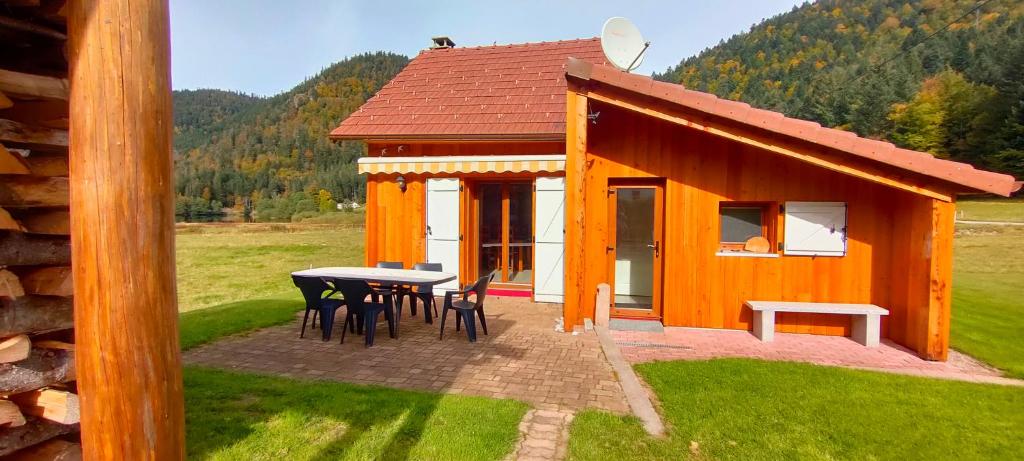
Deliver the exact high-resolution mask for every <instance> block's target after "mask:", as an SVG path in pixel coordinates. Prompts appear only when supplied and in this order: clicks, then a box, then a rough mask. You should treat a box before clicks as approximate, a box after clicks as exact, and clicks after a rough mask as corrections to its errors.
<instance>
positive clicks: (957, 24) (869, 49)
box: [174, 0, 1024, 220]
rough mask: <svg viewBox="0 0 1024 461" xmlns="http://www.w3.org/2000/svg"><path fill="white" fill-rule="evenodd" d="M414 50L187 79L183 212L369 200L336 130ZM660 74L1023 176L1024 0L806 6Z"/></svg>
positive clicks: (180, 124)
mask: <svg viewBox="0 0 1024 461" xmlns="http://www.w3.org/2000/svg"><path fill="white" fill-rule="evenodd" d="M657 46H660V47H671V46H672V44H671V43H659V44H657ZM407 62H408V58H406V57H404V56H399V55H396V54H391V53H383V52H380V53H373V54H365V55H360V56H355V57H353V58H350V59H347V60H345V61H342V62H339V63H337V64H334V65H332V66H331V67H329V68H327V69H325V70H324V71H323V72H321V73H320V74H318V75H317V76H315V77H313V78H311V79H309V80H307V81H305V82H303V83H302V84H300V85H299V86H297V87H295V88H294V89H292V90H291V91H288V92H286V93H282V94H280V95H277V96H273V97H269V98H262V97H254V96H248V95H244V94H241V93H235V92H229V91H220V90H196V91H176V92H175V93H174V101H175V150H176V162H175V168H176V172H177V189H178V193H179V200H178V211H179V214H185V215H196V214H202V213H206V212H210V211H211V209H213V210H217V209H219V208H220V207H221V206H227V207H235V208H237V209H242V208H244V207H246V206H247V204H251V205H252V206H253V208H254V209H255V212H256V217H257V219H260V220H282V219H285V220H286V219H290V218H291V217H293V216H294V215H296V214H302V213H307V214H310V213H316V212H317V211H318V210H327V209H330V208H332V207H333V204H334V203H335V201H341V200H346V201H348V200H356V201H362V200H363V196H364V193H365V185H364V184H365V182H364V181H363V179H362V178H360V177H359V176H358V175H357V174H356V167H355V164H354V162H355V158H356V157H358V156H359V155H360V154H361V151H362V147H361V146H360V144H359V143H354V142H345V143H340V144H335V143H332V142H331V141H329V140H328V139H327V134H328V132H329V131H330V130H331V129H332V128H334V127H335V126H337V124H338V123H340V122H341V121H342V120H344V119H345V117H347V116H348V114H349V113H351V112H352V111H354V110H355V109H357V108H358V107H359V106H360V105H361V104H362V103H363V102H364V101H365V100H366V99H367V98H369V97H370V96H372V95H373V94H374V93H375V92H376V91H377V90H378V89H379V88H380V87H381V86H382V85H384V84H385V83H386V82H387V81H388V80H390V79H391V78H392V77H393V76H394V75H395V74H396V73H398V71H399V70H401V69H402V67H404V66H405V64H406V63H407ZM655 78H658V79H661V80H665V81H671V82H677V83H682V84H684V85H686V86H687V87H688V88H692V89H697V90H702V91H708V92H711V93H715V94H717V95H718V96H720V97H725V98H729V99H735V100H742V101H745V102H748V103H750V104H751V105H753V106H756V107H761V108H767V109H773V110H778V111H781V112H784V113H786V114H787V115H790V116H794V117H799V118H804V119H809V120H815V121H817V122H819V123H821V124H822V125H825V126H831V127H838V128H841V129H845V130H851V131H855V132H857V133H858V134H860V135H863V136H869V137H873V138H879V139H888V140H890V141H893V142H895V143H896V144H898V145H901V146H904V147H907V148H911V149H917V150H923V151H928V152H932V153H934V154H935V155H938V156H942V157H947V158H953V159H956V160H960V161H965V162H968V163H971V164H973V165H976V166H978V167H981V168H986V169H992V170H997V171H1004V172H1008V173H1011V174H1013V175H1015V176H1016V177H1018V178H1022V177H1024V1H1021V0H987V1H981V2H978V1H975V0H824V1H820V2H816V3H813V4H805V5H803V6H800V7H798V8H794V9H793V10H792V11H790V12H788V13H785V14H781V15H778V16H776V17H773V18H770V19H768V20H766V21H763V22H762V23H760V24H757V25H754V26H752V27H751V29H750V30H749V31H748V32H745V33H741V34H737V35H735V36H733V37H732V38H730V39H728V40H726V41H723V42H722V43H720V44H718V45H717V46H715V47H713V48H709V49H707V50H705V51H704V52H702V53H700V54H698V55H697V56H694V57H691V58H688V59H686V60H684V61H682V62H681V63H680V64H679V65H678V66H676V67H674V68H671V69H668V70H667V71H666V72H665V73H663V74H656V75H655Z"/></svg>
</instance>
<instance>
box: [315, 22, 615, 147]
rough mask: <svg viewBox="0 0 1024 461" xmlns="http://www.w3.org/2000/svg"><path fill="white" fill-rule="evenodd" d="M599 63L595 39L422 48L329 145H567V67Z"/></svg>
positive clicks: (337, 131)
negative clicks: (413, 141) (484, 141)
mask: <svg viewBox="0 0 1024 461" xmlns="http://www.w3.org/2000/svg"><path fill="white" fill-rule="evenodd" d="M570 57H574V58H578V59H581V60H584V61H587V62H593V63H597V64H604V62H605V59H604V53H603V52H602V51H601V41H600V40H599V39H597V38H590V39H582V40H568V41H560V42H541V43H527V44H522V45H500V46H481V47H472V48H446V49H435V50H424V51H422V52H421V53H420V54H419V55H418V56H416V58H414V59H413V60H412V61H410V62H409V64H408V65H407V66H406V67H405V69H403V70H402V71H401V72H399V73H398V75H396V76H395V78H394V79H392V80H391V81H390V82H388V84H387V85H384V87H383V88H381V90H380V91H379V92H377V94H376V95H375V96H374V97H372V98H370V99H369V100H368V101H366V104H363V106H362V107H360V108H359V110H357V111H356V112H354V113H352V114H351V115H349V117H348V118H347V119H345V121H343V122H342V123H341V126H339V127H337V128H335V129H334V131H331V135H330V136H331V138H333V139H410V138H414V139H458V140H474V139H545V140H563V139H565V91H566V84H565V66H566V59H567V58H570Z"/></svg>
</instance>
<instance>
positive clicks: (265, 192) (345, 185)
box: [174, 53, 408, 220]
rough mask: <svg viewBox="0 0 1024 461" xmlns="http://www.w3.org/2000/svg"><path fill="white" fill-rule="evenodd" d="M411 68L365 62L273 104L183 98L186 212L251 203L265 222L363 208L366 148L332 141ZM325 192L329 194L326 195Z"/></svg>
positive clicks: (178, 116) (178, 126)
mask: <svg viewBox="0 0 1024 461" xmlns="http://www.w3.org/2000/svg"><path fill="white" fill-rule="evenodd" d="M407 62H408V58H406V57H405V56H400V55H396V54H392V53H372V54H364V55H359V56H355V57H352V58H350V59H346V60H344V61H341V62H339V63H337V64H334V65H332V66H330V67H328V68H327V69H324V70H323V71H322V72H320V73H319V74H318V75H316V76H315V77H313V78H310V79H308V80H306V81H305V82H302V83H301V84H300V85H298V86H296V87H295V88H294V89H292V90H290V91H288V92H285V93H282V94H279V95H277V96H273V97H269V98H261V97H253V96H246V95H243V94H240V93H233V92H227V91H219V90H196V91H175V92H174V106H175V107H174V118H175V120H174V122H175V123H174V125H175V126H174V129H175V138H174V141H175V172H176V181H177V184H176V187H177V191H178V194H179V198H178V213H179V214H182V215H196V214H203V213H206V212H210V211H211V209H212V210H217V209H219V208H220V207H221V206H226V207H237V208H239V209H241V208H243V207H245V206H246V204H247V203H249V204H251V205H252V206H253V207H254V208H255V209H256V210H257V212H258V213H262V215H263V216H262V218H264V219H266V220H276V219H288V218H289V217H290V216H292V215H293V214H295V213H297V212H315V211H317V210H318V209H320V208H321V207H322V208H324V209H326V208H328V207H330V206H333V202H334V201H340V200H359V201H361V200H362V197H363V195H364V194H365V182H364V181H362V180H361V178H359V177H358V175H357V174H356V167H355V158H356V157H358V156H359V155H361V153H362V146H361V145H360V144H359V143H354V142H343V143H332V142H331V141H330V140H328V139H327V134H328V133H329V132H330V130H331V129H333V128H334V127H335V126H337V124H338V123H339V122H340V121H341V120H344V119H345V117H347V116H348V114H349V113H351V112H352V111H354V110H356V109H357V108H359V106H360V105H362V104H363V102H365V101H366V99H368V98H369V97H371V96H373V94H374V93H376V92H377V90H378V89H380V87H381V86H383V85H384V84H385V83H387V82H388V81H389V80H391V78H392V77H394V75H395V74H397V73H398V71H399V70H401V69H402V68H403V67H404V66H405V64H406V63H407ZM321 190H323V191H325V192H321Z"/></svg>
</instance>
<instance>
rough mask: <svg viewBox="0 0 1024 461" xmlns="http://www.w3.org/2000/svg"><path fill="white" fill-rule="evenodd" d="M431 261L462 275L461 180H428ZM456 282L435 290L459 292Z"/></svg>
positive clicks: (436, 292)
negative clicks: (460, 251)
mask: <svg viewBox="0 0 1024 461" xmlns="http://www.w3.org/2000/svg"><path fill="white" fill-rule="evenodd" d="M427 262H432V263H441V270H443V271H444V272H449V273H452V274H456V275H458V273H459V179H458V178H433V179H427ZM458 289H459V281H458V279H455V280H453V281H451V282H448V283H443V284H441V285H437V286H435V287H434V294H436V295H443V294H444V292H445V290H458Z"/></svg>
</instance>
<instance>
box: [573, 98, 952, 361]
mask: <svg viewBox="0 0 1024 461" xmlns="http://www.w3.org/2000/svg"><path fill="white" fill-rule="evenodd" d="M574 96H575V95H574V94H573V93H570V99H572V98H573V97H574ZM576 97H577V98H580V99H581V100H582V101H584V102H585V101H586V98H584V97H582V96H576ZM590 102H591V104H590V110H593V111H599V112H600V114H601V115H600V118H599V119H598V123H597V125H592V124H588V123H582V124H580V123H573V122H572V120H573V112H574V111H575V110H576V109H578V107H577V106H579V104H574V103H572V102H571V101H570V104H569V110H570V114H569V120H570V127H569V130H568V136H567V138H568V142H569V144H568V148H567V152H568V156H569V158H568V159H567V171H568V173H567V178H568V179H569V181H568V182H569V184H568V185H567V216H568V217H569V222H568V223H567V229H566V234H567V243H566V251H567V255H566V261H567V266H566V268H567V280H566V289H567V293H566V299H567V303H572V302H573V301H568V300H578V301H577V302H575V304H577V305H576V306H572V305H569V304H567V306H566V320H567V322H568V323H570V324H573V323H575V324H579V323H581V322H582V319H583V317H591V318H592V317H593V315H594V294H595V293H596V287H597V285H598V284H599V283H603V282H607V281H608V279H609V277H608V274H607V264H605V262H606V258H607V256H606V251H605V248H606V247H607V246H609V244H610V242H609V241H608V236H609V229H608V216H607V213H608V203H607V201H608V194H607V187H608V181H609V179H610V178H635V177H660V178H664V181H665V217H664V218H665V236H664V241H663V248H664V257H663V260H664V274H665V282H664V284H663V285H664V287H665V289H664V292H663V320H664V323H665V324H666V325H671V326H688V327H705V328H729V329H749V328H750V327H751V313H750V311H749V309H746V308H744V307H743V302H744V301H746V300H755V299H756V300H780V301H812V302H850V303H873V304H877V305H880V306H883V307H886V308H888V309H889V310H890V312H891V314H890V316H889V317H887V318H886V317H883V319H884V320H883V326H882V328H883V336H888V337H890V338H892V339H893V340H895V341H897V342H900V343H902V344H904V345H907V346H908V347H910V348H912V349H915V350H916V351H918V353H920V354H921V355H922V356H926V357H928V358H933V359H944V358H945V350H946V345H945V344H946V342H947V340H946V339H945V338H947V337H948V310H949V309H948V307H949V302H948V283H949V282H948V275H949V274H948V272H949V265H950V262H949V260H950V255H951V248H952V246H951V245H952V244H951V236H952V222H953V220H952V207H953V204H951V203H944V202H939V201H936V200H934V199H931V198H928V197H925V196H921V195H918V194H914V193H911V192H906V191H902V190H898V189H895V188H892V187H889V186H884V185H879V184H876V183H873V182H868V181H866V180H863V179H859V178H855V177H852V176H849V175H845V174H841V173H836V172H832V171H830V170H826V169H823V168H820V167H817V166H812V165H810V164H808V163H805V162H802V161H799V160H794V159H790V158H787V157H784V156H781V155H778V154H775V153H771V152H767V151H764V150H761V149H758V148H755V147H752V146H748V145H745V144H741V143H739V142H736V141H732V140H728V139H725V138H722V137H719V136H715V135H712V134H708V133H705V132H702V131H698V130H695V129H692V128H687V127H683V126H680V125H677V124H674V123H670V122H666V121H661V120H658V119H655V118H653V117H650V116H646V115H642V114H638V113H636V112H632V111H627V110H625V109H621V108H616V107H612V106H610V105H602V104H600V103H598V102H596V101H590ZM580 115H582V112H577V119H578V117H579V116H580ZM584 127H585V128H584ZM584 130H585V132H584ZM573 142H579V143H581V145H585V146H586V156H585V161H582V162H581V161H579V159H574V158H573V151H574V150H573V148H572V143H573ZM580 175H582V176H583V178H582V181H575V180H574V179H573V178H574V176H575V177H576V178H579V177H580ZM577 187H581V189H578V190H573V189H576V188H577ZM722 201H765V202H777V203H783V202H786V201H838V202H846V203H847V207H848V219H847V225H848V251H847V254H846V255H845V256H843V257H808V256H781V257H779V258H745V257H721V256H716V255H715V253H716V252H717V250H718V236H719V217H718V210H719V204H720V202H722ZM775 212H778V207H775ZM783 221H784V220H783V219H782V216H781V215H780V216H779V217H778V219H777V222H778V225H779V226H780V227H779V229H778V235H779V236H781V235H782V228H781V226H782V224H783ZM936 226H938V227H941V232H940V231H938V230H937V229H938V228H937V227H936ZM573 233H575V235H571V234H573ZM946 234H948V236H949V237H948V238H945V237H944V236H945V235H946ZM575 238H580V240H579V242H578V243H574V242H573V240H574V239H575ZM780 240H781V239H780ZM574 253H575V254H574ZM574 268H575V270H574ZM577 274H578V275H577ZM933 274H936V275H939V274H944V277H945V278H944V279H943V281H942V282H933V278H932V275H933ZM940 278H942V277H940ZM936 283H938V284H939V285H941V286H940V287H938V288H936V287H934V286H933V285H936ZM577 287H578V290H579V291H576V289H577ZM943 297H944V298H943ZM777 321H778V325H779V331H783V332H799V333H813V334H824V335H848V334H849V329H850V325H849V323H850V322H849V317H847V316H835V315H816V314H779V316H778V318H777Z"/></svg>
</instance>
